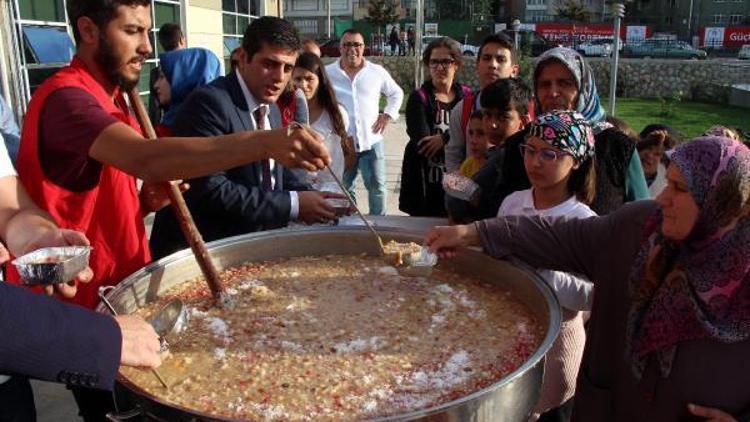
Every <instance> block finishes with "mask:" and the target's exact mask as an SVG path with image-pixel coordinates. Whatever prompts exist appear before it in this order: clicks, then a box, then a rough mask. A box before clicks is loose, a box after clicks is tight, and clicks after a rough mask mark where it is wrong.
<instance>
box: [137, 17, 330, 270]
mask: <svg viewBox="0 0 750 422" xmlns="http://www.w3.org/2000/svg"><path fill="white" fill-rule="evenodd" d="M299 47H300V41H299V38H298V37H297V35H296V33H295V31H294V27H293V26H292V24H290V23H289V22H287V21H285V20H283V19H279V18H276V17H272V16H265V17H262V18H260V19H256V20H254V21H253V23H252V24H250V25H249V26H248V27H247V29H246V31H245V34H244V38H243V41H242V49H241V50H240V52H239V57H238V59H239V64H238V67H237V69H236V70H235V71H234V72H232V73H230V74H229V75H227V76H225V77H221V78H218V79H217V80H215V81H214V82H212V83H211V84H209V85H207V86H204V87H201V88H199V89H197V90H196V91H194V92H193V93H192V94H191V95H190V96H189V97H188V98H187V100H185V102H184V103H183V104H182V107H181V108H180V111H179V113H178V115H177V117H176V118H175V121H174V124H173V125H172V131H173V133H174V134H175V135H177V136H212V135H224V134H229V133H234V132H240V131H247V130H265V129H271V128H276V127H280V122H281V115H280V113H279V110H278V107H277V106H276V105H275V103H276V100H277V99H278V98H279V96H280V95H281V94H282V93H283V91H284V89H285V88H286V86H287V84H288V83H289V80H290V79H291V74H292V69H293V68H294V63H295V61H296V59H297V51H298V50H299ZM189 183H190V186H191V188H190V190H189V191H188V192H187V193H186V195H185V201H186V202H187V205H188V207H189V208H190V210H191V212H192V214H193V218H194V220H195V223H196V225H197V226H198V229H199V230H200V232H201V234H202V235H203V237H204V238H205V239H206V240H208V241H211V240H215V239H220V238H223V237H228V236H235V235H238V234H243V233H248V232H254V231H259V230H268V229H274V228H279V227H283V226H286V225H287V224H288V223H289V222H291V221H300V222H303V223H306V224H312V223H324V222H327V221H329V220H331V219H333V218H335V217H336V214H335V212H334V209H333V207H332V206H331V205H330V204H328V203H327V202H326V201H325V199H326V198H328V197H342V196H341V195H339V194H333V193H328V192H315V191H310V187H309V186H307V185H305V184H302V183H300V182H299V181H298V179H297V178H296V177H295V176H294V175H293V174H292V173H291V172H290V171H288V170H287V169H284V168H283V167H282V166H281V165H280V164H279V163H274V162H273V160H263V161H260V162H254V163H251V164H247V165H243V166H240V167H235V168H232V169H230V170H227V171H223V172H219V173H214V174H212V175H210V176H206V177H200V178H197V179H192V180H190V181H189ZM150 245H151V249H152V255H153V257H154V258H155V259H156V258H160V257H163V256H165V255H168V254H170V253H172V252H175V251H177V250H180V249H183V248H186V247H187V244H186V242H185V240H184V238H183V236H182V234H181V232H180V229H179V225H178V222H177V219H176V217H175V215H174V213H173V211H172V210H171V209H163V210H162V211H160V212H158V213H157V215H156V219H155V221H154V226H153V231H152V233H151V240H150Z"/></svg>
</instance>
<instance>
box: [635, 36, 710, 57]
mask: <svg viewBox="0 0 750 422" xmlns="http://www.w3.org/2000/svg"><path fill="white" fill-rule="evenodd" d="M624 53H625V55H626V56H628V57H644V58H651V57H668V58H681V59H694V60H697V59H705V58H706V57H707V56H708V54H707V53H706V52H705V51H703V50H699V49H697V48H694V47H693V46H691V45H690V44H688V43H686V42H685V41H678V40H669V39H654V38H649V39H646V40H644V41H643V42H642V43H640V44H628V45H627V46H626V47H625V51H624Z"/></svg>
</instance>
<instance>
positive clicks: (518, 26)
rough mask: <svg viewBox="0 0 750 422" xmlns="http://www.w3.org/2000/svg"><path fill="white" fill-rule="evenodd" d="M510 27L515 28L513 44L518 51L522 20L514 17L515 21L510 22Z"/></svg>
mask: <svg viewBox="0 0 750 422" xmlns="http://www.w3.org/2000/svg"><path fill="white" fill-rule="evenodd" d="M510 29H511V30H513V46H514V47H515V48H516V52H517V51H518V30H519V29H521V21H519V20H518V19H513V22H511V23H510Z"/></svg>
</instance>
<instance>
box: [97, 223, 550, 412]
mask: <svg viewBox="0 0 750 422" xmlns="http://www.w3.org/2000/svg"><path fill="white" fill-rule="evenodd" d="M379 232H380V233H381V236H383V237H384V238H386V239H396V240H398V241H414V242H421V240H422V238H423V233H420V232H419V231H411V232H409V231H406V230H404V229H396V228H391V229H388V228H382V227H381V228H380V229H379ZM208 249H209V251H210V253H211V256H212V258H213V259H214V261H215V262H216V265H217V267H219V268H220V269H223V268H227V267H231V266H235V265H239V264H241V263H243V262H247V261H259V260H268V259H273V258H277V257H291V256H310V255H327V254H360V253H363V252H364V253H371V254H375V253H377V252H378V249H377V244H376V243H375V241H374V239H373V238H372V235H371V234H370V233H369V232H368V231H367V230H365V229H364V228H362V227H334V228H311V229H302V230H295V231H274V232H263V233H256V234H248V235H243V236H237V237H233V238H228V239H223V240H219V241H216V242H212V243H209V244H208ZM439 265H441V266H444V267H447V268H451V269H453V270H454V271H456V272H459V273H465V274H471V275H473V276H478V277H480V278H481V279H482V280H484V281H487V282H490V283H493V284H496V285H498V286H502V287H503V288H505V289H508V290H510V291H511V292H512V293H513V294H514V295H515V297H516V298H518V299H519V300H520V301H522V302H523V303H525V304H526V305H527V306H528V307H529V309H531V311H532V312H533V313H534V314H535V315H537V317H538V318H539V321H540V322H541V323H542V324H543V326H545V327H546V336H545V337H544V340H543V341H542V343H541V345H540V347H539V349H538V350H537V351H536V352H535V353H534V354H533V355H532V356H531V357H530V358H529V359H528V360H527V361H526V362H525V363H524V364H523V365H522V366H521V367H520V368H518V369H517V370H515V371H514V372H512V373H511V374H509V375H508V376H506V377H505V378H503V379H501V380H499V381H498V382H496V383H494V384H492V385H490V386H489V387H487V388H485V389H483V390H480V391H477V392H474V393H473V394H471V395H468V396H465V397H463V398H461V399H458V400H454V401H451V402H449V403H444V404H442V405H440V406H437V407H433V408H430V409H424V410H419V411H416V412H410V413H406V414H402V415H398V416H392V417H388V418H383V419H380V420H383V421H385V420H388V421H391V420H422V421H488V422H489V421H492V422H496V421H523V420H526V419H527V418H528V415H529V413H530V411H531V409H532V408H533V406H534V404H535V403H536V401H537V399H538V397H539V392H540V388H541V383H542V374H543V367H544V355H545V353H546V352H547V350H548V349H549V348H550V347H551V345H552V343H553V342H554V340H555V338H556V337H557V334H558V331H559V329H560V308H559V305H558V304H557V300H556V298H555V296H554V294H553V293H552V292H551V291H550V289H549V288H548V287H547V285H546V283H544V281H542V280H540V279H539V278H538V277H537V276H536V275H534V274H533V273H532V272H530V271H527V270H524V269H521V268H520V267H518V266H514V265H512V264H510V263H508V262H504V261H498V260H495V259H492V258H490V257H488V256H486V255H484V254H482V253H480V252H476V251H471V250H467V251H463V252H461V253H460V254H459V255H458V256H457V257H456V258H455V259H452V260H445V261H443V262H441V263H440V264H439ZM198 275H200V269H199V268H198V265H197V263H196V261H195V259H194V258H193V256H192V254H191V253H190V251H189V250H185V251H182V252H178V253H175V254H173V255H171V256H169V257H166V258H164V259H162V260H160V261H158V262H155V263H153V264H151V265H149V266H147V267H145V268H143V269H142V270H140V271H138V272H136V273H135V274H133V275H131V276H130V277H128V278H126V279H125V280H123V281H122V283H120V284H119V285H118V286H117V287H116V288H115V289H114V290H112V291H111V292H110V293H109V294H108V295H107V297H108V299H109V300H110V302H111V303H112V304H113V306H114V307H115V309H116V310H117V311H118V312H119V313H132V312H134V311H135V310H136V309H137V308H139V307H140V306H143V304H145V303H147V302H150V301H153V300H155V299H156V298H157V297H158V296H159V295H160V294H161V293H162V292H164V291H166V290H167V289H169V288H171V287H172V286H175V285H179V284H181V283H183V282H184V281H186V280H190V279H192V278H194V277H196V276H198ZM97 309H98V311H100V312H106V310H105V309H104V308H103V307H102V306H101V305H100V306H99V308H97ZM206 388H211V386H206ZM115 392H116V393H115V394H116V401H117V403H118V408H119V410H120V411H124V412H126V413H130V412H128V411H131V410H133V409H135V412H134V413H140V415H141V416H145V417H146V419H147V420H164V421H195V420H211V421H214V420H216V421H226V420H228V419H224V418H221V417H216V416H213V415H208V414H204V413H201V412H199V411H196V410H193V409H188V408H184V407H180V406H176V405H173V404H169V403H166V402H164V401H161V400H160V399H158V398H156V397H154V396H152V395H151V394H149V393H147V392H146V391H144V390H142V389H140V388H139V387H137V386H136V385H134V384H132V383H130V382H129V381H128V380H126V379H125V378H123V377H120V379H119V380H118V383H117V385H116V389H115ZM110 416H111V418H110V419H112V420H122V419H121V418H123V417H124V416H125V414H120V415H119V416H118V415H110Z"/></svg>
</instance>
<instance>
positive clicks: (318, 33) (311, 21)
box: [284, 0, 359, 38]
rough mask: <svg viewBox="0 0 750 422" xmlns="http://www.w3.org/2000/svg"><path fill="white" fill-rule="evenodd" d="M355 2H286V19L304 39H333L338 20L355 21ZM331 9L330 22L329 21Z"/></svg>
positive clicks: (324, 0) (341, 0)
mask: <svg viewBox="0 0 750 422" xmlns="http://www.w3.org/2000/svg"><path fill="white" fill-rule="evenodd" d="M355 3H359V2H358V1H356V0H354V1H352V0H284V17H285V18H286V19H288V20H289V21H291V22H292V23H294V26H295V27H296V28H297V29H298V30H299V32H300V34H301V35H302V36H303V37H307V38H321V37H331V36H333V34H334V33H335V31H336V30H335V26H334V25H335V24H334V22H335V21H336V20H337V19H343V20H347V21H350V20H352V19H354V8H355ZM329 8H330V11H331V12H330V21H329V19H328V17H329V13H328V9H329Z"/></svg>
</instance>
